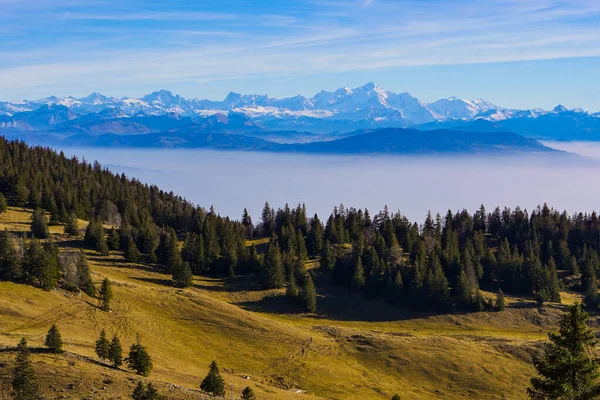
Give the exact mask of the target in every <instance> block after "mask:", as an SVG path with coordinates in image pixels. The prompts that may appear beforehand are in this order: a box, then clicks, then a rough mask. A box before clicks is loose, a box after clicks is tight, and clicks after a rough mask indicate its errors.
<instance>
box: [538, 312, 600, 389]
mask: <svg viewBox="0 0 600 400" xmlns="http://www.w3.org/2000/svg"><path fill="white" fill-rule="evenodd" d="M587 320H588V315H587V313H586V312H585V311H584V310H583V309H582V307H581V305H580V304H579V303H575V304H573V305H572V306H570V307H569V312H568V314H567V315H565V316H564V317H563V318H562V319H561V321H560V325H559V331H558V333H550V334H549V338H550V346H549V347H548V348H547V349H546V351H545V354H544V357H543V358H541V359H536V360H534V366H535V368H536V370H537V372H538V374H539V375H540V376H539V377H535V378H532V379H531V386H530V387H529V388H528V389H527V393H528V394H529V397H530V398H531V399H534V400H537V399H573V400H575V399H596V398H598V396H600V385H599V384H598V378H599V376H600V373H599V371H598V367H599V366H600V361H599V360H598V359H596V358H594V357H592V356H591V355H590V350H591V349H593V348H594V347H595V346H596V345H597V340H596V336H595V335H594V333H593V332H592V331H591V330H590V329H589V328H588V326H587Z"/></svg>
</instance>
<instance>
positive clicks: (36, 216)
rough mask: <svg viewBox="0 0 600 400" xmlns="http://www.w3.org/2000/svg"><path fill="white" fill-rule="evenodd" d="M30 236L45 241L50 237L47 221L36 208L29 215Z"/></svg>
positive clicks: (42, 213) (40, 210)
mask: <svg viewBox="0 0 600 400" xmlns="http://www.w3.org/2000/svg"><path fill="white" fill-rule="evenodd" d="M30 230H31V234H32V235H33V237H34V238H37V239H47V238H48V237H49V236H50V231H49V230H48V219H47V218H46V216H45V215H44V212H43V211H42V209H41V208H39V207H38V208H36V209H35V211H34V212H33V214H32V215H31V229H30Z"/></svg>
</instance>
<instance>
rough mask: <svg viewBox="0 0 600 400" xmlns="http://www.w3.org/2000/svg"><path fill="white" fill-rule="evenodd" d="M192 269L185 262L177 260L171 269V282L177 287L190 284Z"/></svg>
mask: <svg viewBox="0 0 600 400" xmlns="http://www.w3.org/2000/svg"><path fill="white" fill-rule="evenodd" d="M192 279H193V277H192V270H191V268H190V264H188V263H187V262H185V261H183V262H179V264H178V265H176V266H175V268H174V269H173V283H174V284H175V286H176V287H178V288H186V287H190V286H192Z"/></svg>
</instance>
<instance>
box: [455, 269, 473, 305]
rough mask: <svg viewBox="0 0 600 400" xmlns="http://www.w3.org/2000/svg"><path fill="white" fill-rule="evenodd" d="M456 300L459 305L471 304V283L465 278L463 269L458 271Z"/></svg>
mask: <svg viewBox="0 0 600 400" xmlns="http://www.w3.org/2000/svg"><path fill="white" fill-rule="evenodd" d="M455 291H456V294H455V296H456V302H457V303H458V305H459V306H461V307H465V308H466V307H470V306H471V305H472V304H473V296H472V294H471V284H470V282H469V280H468V278H467V274H465V271H460V274H459V275H458V280H457V281H456V288H455Z"/></svg>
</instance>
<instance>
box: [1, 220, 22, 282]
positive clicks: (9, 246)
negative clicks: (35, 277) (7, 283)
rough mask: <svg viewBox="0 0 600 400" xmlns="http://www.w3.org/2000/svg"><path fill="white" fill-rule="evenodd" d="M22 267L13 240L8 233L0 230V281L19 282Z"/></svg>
mask: <svg viewBox="0 0 600 400" xmlns="http://www.w3.org/2000/svg"><path fill="white" fill-rule="evenodd" d="M21 267H22V265H21V260H20V257H18V255H17V251H16V249H15V245H14V240H13V238H12V237H11V235H10V234H9V233H8V231H5V230H0V280H13V281H14V280H19V279H20V278H21V277H22V273H23V271H22V268H21Z"/></svg>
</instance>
